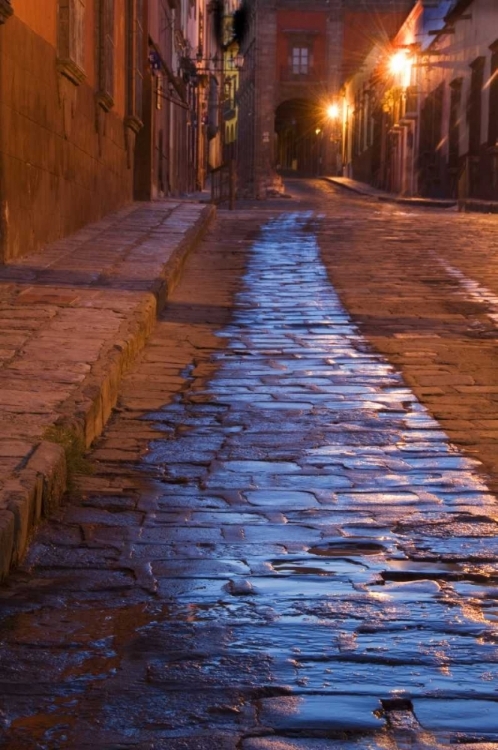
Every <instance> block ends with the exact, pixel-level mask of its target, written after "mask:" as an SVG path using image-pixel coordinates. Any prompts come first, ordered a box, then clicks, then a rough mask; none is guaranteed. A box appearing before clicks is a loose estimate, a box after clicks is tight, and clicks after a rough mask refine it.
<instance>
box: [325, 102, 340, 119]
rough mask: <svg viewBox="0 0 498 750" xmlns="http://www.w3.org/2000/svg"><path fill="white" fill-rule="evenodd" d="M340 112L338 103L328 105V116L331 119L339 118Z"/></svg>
mask: <svg viewBox="0 0 498 750" xmlns="http://www.w3.org/2000/svg"><path fill="white" fill-rule="evenodd" d="M339 114H340V110H339V105H338V104H336V103H334V104H329V106H328V107H327V117H329V119H331V120H337V118H338V117H339Z"/></svg>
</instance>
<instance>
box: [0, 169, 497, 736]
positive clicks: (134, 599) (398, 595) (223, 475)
mask: <svg viewBox="0 0 498 750" xmlns="http://www.w3.org/2000/svg"><path fill="white" fill-rule="evenodd" d="M289 190H290V193H291V194H292V198H289V199H287V200H285V199H280V200H279V201H274V202H270V203H269V204H259V205H256V204H252V205H251V204H248V205H247V206H241V207H240V208H238V209H237V210H236V211H235V212H233V213H231V212H230V213H229V212H220V213H219V214H218V218H217V220H216V222H215V224H214V226H213V227H212V228H211V230H210V231H209V233H208V235H207V237H206V239H205V240H204V241H203V243H202V244H201V246H200V248H199V249H198V250H197V251H196V252H195V253H194V254H193V255H192V256H191V257H190V259H189V261H188V264H187V266H186V269H185V271H184V275H183V278H182V281H181V283H180V284H179V286H178V287H177V289H176V290H175V291H174V292H173V293H172V296H171V299H170V301H169V303H168V306H167V308H166V309H165V311H164V313H163V315H162V317H161V319H160V321H159V323H158V325H157V328H156V330H155V332H154V333H153V335H152V338H151V340H150V342H149V344H148V345H147V346H146V348H145V349H144V351H143V353H142V355H141V358H140V361H139V363H138V365H137V366H136V367H135V368H134V369H133V370H132V371H131V372H130V373H129V374H128V376H127V377H126V379H125V384H124V387H123V389H122V393H121V397H120V401H119V405H118V408H117V409H116V411H115V413H114V415H113V416H112V418H111V420H110V422H109V424H108V426H107V428H106V430H105V432H104V435H103V436H102V438H100V439H99V440H98V441H97V442H96V443H95V445H94V447H93V449H92V450H91V452H90V453H89V454H88V457H87V462H86V465H85V467H83V470H82V471H81V473H79V474H78V475H77V476H76V477H75V479H74V489H73V492H72V496H71V497H70V498H69V500H68V502H67V504H66V506H65V508H64V509H63V510H62V511H61V512H60V513H59V514H58V516H57V517H55V518H53V519H52V520H50V521H48V522H46V523H44V525H43V526H41V527H40V529H39V531H38V534H37V536H36V539H35V541H34V542H33V543H32V545H31V547H30V550H29V552H28V555H27V557H26V559H25V561H24V563H23V565H22V567H21V568H20V569H19V570H18V571H17V572H15V573H14V574H13V575H12V576H11V577H10V578H9V579H8V580H7V582H6V583H5V584H3V585H2V588H1V589H0V597H1V602H2V618H1V620H0V641H1V649H0V667H1V675H2V677H1V679H0V694H1V695H0V747H1V748H4V749H5V750H35V749H43V750H55V749H56V748H67V749H71V750H72V749H74V750H79V749H80V748H81V749H82V750H83V748H90V747H92V748H106V749H109V750H111V748H112V750H119V749H121V748H140V750H163V749H164V750H211V749H214V748H216V750H353V749H354V750H408V748H411V749H413V748H420V750H429V749H431V748H436V749H439V748H447V747H455V748H456V747H458V748H459V750H496V749H497V748H498V692H497V691H498V631H497V627H496V623H497V619H498V567H497V563H498V541H497V530H498V510H497V505H496V498H495V495H494V492H495V491H496V489H497V481H496V480H497V477H498V469H497V466H498V464H497V459H496V455H495V453H496V443H497V440H498V382H497V381H496V362H497V361H498V360H497V357H498V345H497V342H496V338H497V337H496V326H497V322H498V279H497V277H496V271H495V268H496V255H495V253H496V250H497V248H498V239H497V237H498V235H497V234H496V228H497V219H496V217H487V216H466V215H464V214H457V213H454V212H452V211H449V212H448V211H445V210H430V209H420V208H418V209H415V208H413V209H412V208H406V207H403V209H400V207H399V206H390V205H380V204H379V203H377V202H376V201H373V200H366V199H363V198H355V197H351V196H349V195H343V194H342V193H341V192H338V191H337V190H335V189H333V188H332V187H331V186H329V185H326V184H325V183H322V182H319V181H308V182H303V183H297V182H296V183H291V184H290V186H289ZM80 468H81V467H80Z"/></svg>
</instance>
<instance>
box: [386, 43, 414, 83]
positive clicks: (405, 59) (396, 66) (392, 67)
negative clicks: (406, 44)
mask: <svg viewBox="0 0 498 750" xmlns="http://www.w3.org/2000/svg"><path fill="white" fill-rule="evenodd" d="M412 65H413V59H412V58H411V57H410V56H409V55H408V54H407V52H406V50H398V51H397V52H395V53H394V54H393V55H391V57H390V58H389V72H390V73H391V75H392V76H394V78H396V79H397V82H398V85H400V86H402V87H403V88H407V87H408V86H409V85H410V82H411V72H412Z"/></svg>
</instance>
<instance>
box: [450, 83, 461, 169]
mask: <svg viewBox="0 0 498 750" xmlns="http://www.w3.org/2000/svg"><path fill="white" fill-rule="evenodd" d="M462 85H463V78H455V79H454V80H453V81H452V82H451V83H450V90H451V94H450V123H449V132H448V162H449V166H450V167H451V168H452V169H456V168H457V166H458V159H459V156H460V116H461V112H460V108H461V105H462Z"/></svg>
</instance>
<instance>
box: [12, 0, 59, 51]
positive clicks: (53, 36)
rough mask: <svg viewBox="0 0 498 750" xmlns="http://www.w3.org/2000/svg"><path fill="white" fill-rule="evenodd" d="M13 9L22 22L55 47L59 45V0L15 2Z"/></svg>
mask: <svg viewBox="0 0 498 750" xmlns="http://www.w3.org/2000/svg"><path fill="white" fill-rule="evenodd" d="M12 7H13V8H14V13H15V15H16V16H17V18H19V20H20V21H22V22H23V23H25V24H26V25H27V26H29V27H30V28H31V29H32V30H33V31H34V32H35V34H38V36H41V37H42V39H44V40H45V41H46V42H48V43H49V44H51V45H52V46H53V47H55V45H56V43H57V0H14V2H13V3H12Z"/></svg>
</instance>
